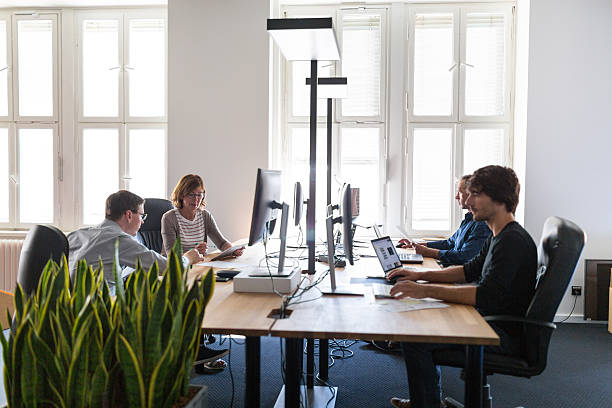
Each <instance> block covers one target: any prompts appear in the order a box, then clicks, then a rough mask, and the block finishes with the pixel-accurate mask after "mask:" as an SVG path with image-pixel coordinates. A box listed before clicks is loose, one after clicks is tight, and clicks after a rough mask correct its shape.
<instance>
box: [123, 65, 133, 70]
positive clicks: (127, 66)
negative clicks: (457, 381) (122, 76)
mask: <svg viewBox="0 0 612 408" xmlns="http://www.w3.org/2000/svg"><path fill="white" fill-rule="evenodd" d="M125 69H129V70H133V69H134V67H130V66H129V65H126V66H125Z"/></svg>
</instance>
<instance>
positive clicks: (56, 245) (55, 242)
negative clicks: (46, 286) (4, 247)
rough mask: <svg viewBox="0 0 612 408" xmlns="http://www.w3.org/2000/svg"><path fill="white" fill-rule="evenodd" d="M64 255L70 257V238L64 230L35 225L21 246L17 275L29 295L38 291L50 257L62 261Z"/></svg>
mask: <svg viewBox="0 0 612 408" xmlns="http://www.w3.org/2000/svg"><path fill="white" fill-rule="evenodd" d="M63 255H66V258H68V239H67V238H66V235H64V233H63V232H62V231H60V230H59V229H57V228H56V227H54V226H52V225H35V226H34V227H32V229H30V231H29V232H28V235H26V238H25V241H24V242H23V246H22V247H21V255H20V257H19V272H18V275H17V282H19V284H20V285H21V287H22V288H23V292H24V294H25V295H26V296H27V297H29V296H30V295H31V294H32V293H34V291H36V288H37V287H38V280H39V279H40V275H41V274H42V271H43V268H44V267H45V265H46V264H47V262H48V261H49V259H53V260H54V261H55V262H57V263H60V261H61V259H62V256H63Z"/></svg>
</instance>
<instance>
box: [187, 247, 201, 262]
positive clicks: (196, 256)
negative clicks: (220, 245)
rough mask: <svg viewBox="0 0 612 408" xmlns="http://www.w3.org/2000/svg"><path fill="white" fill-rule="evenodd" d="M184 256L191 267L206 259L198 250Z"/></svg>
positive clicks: (192, 250) (194, 249)
mask: <svg viewBox="0 0 612 408" xmlns="http://www.w3.org/2000/svg"><path fill="white" fill-rule="evenodd" d="M183 256H184V257H185V258H187V260H188V261H189V265H193V264H196V263H198V262H202V261H203V260H204V257H203V256H202V255H201V254H200V253H199V252H198V250H197V249H196V248H193V249H191V250H189V251H187V252H185V253H184V254H183Z"/></svg>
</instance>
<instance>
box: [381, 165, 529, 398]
mask: <svg viewBox="0 0 612 408" xmlns="http://www.w3.org/2000/svg"><path fill="white" fill-rule="evenodd" d="M519 189H520V187H519V182H518V179H517V177H516V174H515V173H514V171H513V170H512V169H510V168H507V167H501V166H486V167H483V168H481V169H478V170H476V172H474V174H473V176H472V178H471V179H470V181H469V186H468V191H469V197H468V199H467V202H466V204H467V205H468V207H469V208H470V210H471V212H472V214H474V219H475V220H478V221H485V222H486V223H487V225H488V226H489V228H490V229H491V231H492V232H493V235H492V236H491V237H490V238H489V239H488V240H487V242H486V243H485V244H484V246H483V248H482V250H481V251H480V253H479V254H478V255H477V256H476V257H475V258H474V259H472V260H471V261H470V262H468V263H466V264H464V265H460V266H452V267H449V268H444V269H439V270H431V271H425V272H414V271H411V270H409V269H403V268H398V269H396V270H394V271H391V272H390V273H389V275H388V277H389V279H392V278H393V277H398V278H399V279H398V282H397V283H396V284H395V285H394V286H393V288H391V294H392V295H395V296H397V297H406V296H410V297H413V298H424V297H432V298H436V299H441V300H443V301H446V302H450V303H462V304H468V305H473V306H476V309H477V310H478V311H479V312H480V313H481V314H482V315H485V316H486V315H514V316H524V315H525V312H526V310H527V307H528V306H529V302H530V301H531V298H532V297H533V294H534V292H535V284H536V269H537V249H536V245H535V243H534V242H533V239H532V238H531V236H529V233H527V231H525V229H524V228H523V227H521V226H520V225H519V224H518V223H517V222H516V221H515V220H514V212H515V210H516V206H517V204H518V196H519ZM417 280H426V281H429V282H440V283H454V282H457V283H465V282H468V283H473V285H462V286H441V285H432V284H420V283H416V282H415V281H417ZM491 326H492V327H493V329H494V330H495V331H496V332H497V334H498V335H499V337H500V345H499V346H498V347H491V348H487V349H489V350H495V351H496V352H502V353H507V354H515V353H517V352H519V350H520V332H519V330H520V328H516V327H505V326H504V327H503V328H502V327H499V326H494V325H493V324H491ZM450 347H453V346H449V345H441V344H433V343H431V344H430V343H403V344H402V349H403V351H404V357H405V360H406V369H407V371H408V385H409V389H410V398H411V401H410V400H406V399H401V398H393V399H392V400H391V404H392V405H393V406H394V407H398V408H437V407H439V406H440V399H441V391H442V389H441V384H440V379H441V378H440V369H439V367H437V366H435V365H434V362H433V358H432V352H433V351H434V350H437V349H442V348H445V349H447V348H450ZM456 347H461V348H462V347H463V346H456Z"/></svg>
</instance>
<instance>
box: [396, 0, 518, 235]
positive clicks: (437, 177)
mask: <svg viewBox="0 0 612 408" xmlns="http://www.w3.org/2000/svg"><path fill="white" fill-rule="evenodd" d="M407 15H408V22H407V26H408V42H407V50H408V70H407V71H408V81H407V84H408V88H407V90H406V95H407V98H406V100H407V120H408V124H407V127H406V129H407V134H406V139H405V141H404V144H405V146H406V149H405V152H406V157H405V170H406V172H405V186H406V187H405V189H406V195H405V196H404V200H405V202H404V214H403V220H402V222H403V223H404V226H405V227H406V229H407V230H409V231H411V232H414V233H415V234H423V233H425V234H427V233H430V234H436V235H441V234H448V233H450V232H451V231H452V230H453V229H454V227H455V226H456V225H457V224H458V223H459V221H460V219H461V218H462V213H461V210H460V209H459V208H458V207H457V206H456V205H455V204H453V200H452V197H454V189H455V183H456V181H457V180H458V179H459V178H461V176H462V175H463V174H468V173H471V172H473V171H474V170H476V169H478V168H479V167H482V166H485V165H489V164H499V165H506V166H509V165H511V155H510V146H511V140H512V128H511V121H510V120H511V119H510V118H511V116H512V112H511V110H512V104H511V90H512V80H511V78H512V77H511V75H510V73H511V67H512V63H511V60H512V59H511V57H512V51H511V50H512V47H511V43H512V42H511V40H512V39H511V33H512V26H513V19H512V8H511V6H508V5H482V6H449V5H439V6H429V7H408V13H407Z"/></svg>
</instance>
